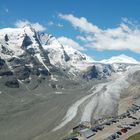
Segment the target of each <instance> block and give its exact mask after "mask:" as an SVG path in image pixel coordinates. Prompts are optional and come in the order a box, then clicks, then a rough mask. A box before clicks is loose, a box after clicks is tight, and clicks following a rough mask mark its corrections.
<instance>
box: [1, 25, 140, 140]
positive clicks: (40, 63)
mask: <svg viewBox="0 0 140 140" xmlns="http://www.w3.org/2000/svg"><path fill="white" fill-rule="evenodd" d="M139 75H140V67H139V62H137V61H136V60H134V59H133V58H130V57H128V56H124V55H121V56H117V57H113V58H111V59H109V60H103V61H100V62H99V61H95V60H92V59H91V58H90V57H88V56H87V55H85V54H83V53H81V52H79V51H77V50H75V49H73V48H71V47H68V46H64V45H62V44H61V43H60V42H59V41H58V40H57V39H56V38H55V37H53V36H52V35H48V34H46V33H38V32H36V31H35V30H34V29H33V28H32V27H31V26H25V27H24V28H6V29H0V139H2V140H3V139H5V140H9V139H11V140H19V139H20V140H29V139H30V140H46V139H47V140H60V139H61V138H62V137H63V136H64V135H65V134H66V133H68V132H69V131H70V130H71V129H72V127H74V126H75V125H76V124H78V123H79V122H80V121H91V122H93V120H96V119H99V118H102V117H106V116H113V115H117V113H118V110H117V107H118V102H119V100H120V99H121V97H123V98H124V97H125V96H127V97H128V96H129V95H132V94H134V95H136V96H137V97H139V94H138V93H139V88H140V87H139V82H140V79H139ZM129 89H130V90H129ZM133 91H135V93H133ZM128 93H129V94H128ZM11 128H12V129H11Z"/></svg>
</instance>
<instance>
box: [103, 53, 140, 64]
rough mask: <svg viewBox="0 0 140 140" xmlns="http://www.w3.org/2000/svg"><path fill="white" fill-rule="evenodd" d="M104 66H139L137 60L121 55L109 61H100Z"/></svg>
mask: <svg viewBox="0 0 140 140" xmlns="http://www.w3.org/2000/svg"><path fill="white" fill-rule="evenodd" d="M100 62H101V63H105V64H114V63H124V64H140V62H138V61H137V60H135V59H134V58H132V57H129V56H127V55H124V54H121V55H119V56H113V57H111V58H110V59H104V60H102V61H100Z"/></svg>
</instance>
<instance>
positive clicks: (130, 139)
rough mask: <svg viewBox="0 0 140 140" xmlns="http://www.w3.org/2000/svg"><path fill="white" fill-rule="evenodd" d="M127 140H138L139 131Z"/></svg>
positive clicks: (139, 136) (139, 137)
mask: <svg viewBox="0 0 140 140" xmlns="http://www.w3.org/2000/svg"><path fill="white" fill-rule="evenodd" d="M127 140H140V133H137V134H135V135H133V136H131V137H129V138H128V139H127Z"/></svg>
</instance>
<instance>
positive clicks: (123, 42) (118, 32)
mask: <svg viewBox="0 0 140 140" xmlns="http://www.w3.org/2000/svg"><path fill="white" fill-rule="evenodd" d="M59 17H60V18H61V19H64V20H66V21H69V22H70V23H71V24H72V26H73V27H75V28H76V29H79V30H80V31H83V33H84V36H77V39H80V40H81V41H83V42H84V44H85V46H87V47H91V48H94V49H97V50H100V51H102V50H130V51H133V52H136V53H140V27H139V25H137V24H135V23H133V22H131V21H130V20H128V19H127V18H124V19H123V20H122V23H121V24H120V25H119V26H118V27H116V28H107V29H101V28H99V27H98V26H96V25H94V24H92V23H90V22H89V21H88V20H87V19H86V18H84V17H81V18H78V17H75V16H73V15H71V14H70V15H62V14H59Z"/></svg>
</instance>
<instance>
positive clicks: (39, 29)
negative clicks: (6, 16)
mask: <svg viewBox="0 0 140 140" xmlns="http://www.w3.org/2000/svg"><path fill="white" fill-rule="evenodd" d="M26 25H31V26H32V27H33V28H34V29H35V30H36V31H37V32H42V31H45V30H46V27H44V26H43V25H41V24H40V23H38V22H35V23H33V22H30V21H28V20H18V21H17V22H16V23H15V26H16V27H18V28H23V27H24V26H26Z"/></svg>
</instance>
